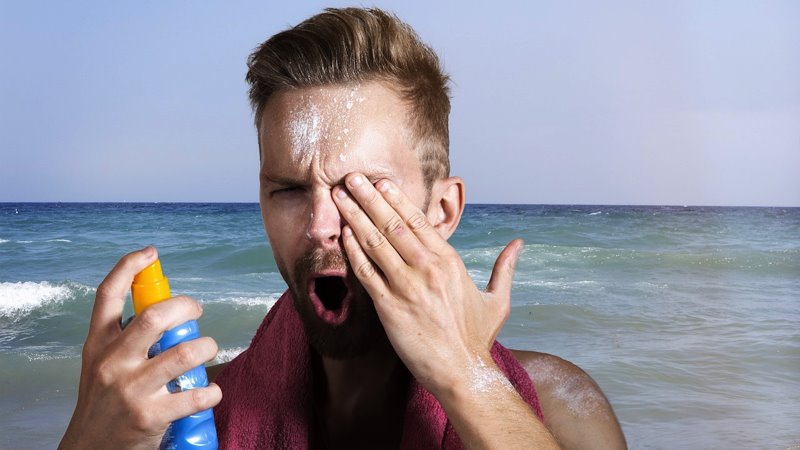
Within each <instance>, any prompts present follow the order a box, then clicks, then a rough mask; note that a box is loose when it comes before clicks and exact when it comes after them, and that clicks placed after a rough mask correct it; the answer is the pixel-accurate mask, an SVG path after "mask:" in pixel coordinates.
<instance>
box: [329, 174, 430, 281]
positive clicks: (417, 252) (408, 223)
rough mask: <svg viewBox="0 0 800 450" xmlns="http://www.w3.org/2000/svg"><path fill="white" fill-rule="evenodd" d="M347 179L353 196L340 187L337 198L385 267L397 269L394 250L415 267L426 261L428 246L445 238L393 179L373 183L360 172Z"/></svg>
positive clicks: (346, 215) (364, 241)
mask: <svg viewBox="0 0 800 450" xmlns="http://www.w3.org/2000/svg"><path fill="white" fill-rule="evenodd" d="M345 181H346V183H345V184H346V186H347V189H348V190H349V193H350V195H347V192H345V190H344V189H342V188H340V187H337V188H336V189H335V190H334V199H335V201H336V202H337V206H338V207H339V210H340V211H341V213H342V216H343V217H344V218H345V220H346V221H347V222H348V223H349V224H350V225H351V226H352V228H353V231H354V233H355V234H356V236H357V237H358V239H359V242H361V243H362V245H363V246H364V249H365V250H366V252H367V253H368V254H369V256H370V257H371V258H373V259H374V260H375V262H377V263H378V265H379V266H380V267H381V268H382V269H384V270H392V269H394V267H391V266H388V264H397V263H398V262H397V261H395V260H394V259H393V258H392V255H391V254H392V253H394V252H396V253H398V254H399V255H400V256H401V257H402V259H403V260H404V261H405V263H407V264H408V265H412V266H414V265H417V263H420V262H424V261H425V260H426V255H427V254H428V253H429V251H430V249H429V248H426V247H427V246H429V245H430V246H434V247H432V248H433V249H435V248H436V247H435V246H437V245H441V242H442V241H443V240H442V239H441V237H439V236H438V234H437V233H436V232H435V230H434V229H433V226H431V224H430V222H428V220H427V218H426V217H425V215H424V214H423V213H422V211H420V210H419V208H417V207H416V206H415V205H414V204H413V203H412V202H411V201H410V199H409V198H408V197H407V196H405V195H404V194H403V193H402V192H401V191H400V189H398V188H397V187H396V186H395V185H394V184H393V183H392V182H390V181H389V180H381V181H379V182H378V183H377V184H376V186H373V185H372V184H371V183H369V182H368V181H367V180H366V177H364V176H363V175H361V174H359V173H353V174H350V175H348V176H347V177H346V180H345ZM376 187H377V189H376ZM351 196H352V197H351ZM434 236H435V237H434ZM387 244H389V245H387ZM388 247H391V249H389V248H388ZM389 250H393V252H390V251H389ZM384 253H385V254H386V255H384ZM382 258H385V259H387V261H386V263H384V262H383V261H382Z"/></svg>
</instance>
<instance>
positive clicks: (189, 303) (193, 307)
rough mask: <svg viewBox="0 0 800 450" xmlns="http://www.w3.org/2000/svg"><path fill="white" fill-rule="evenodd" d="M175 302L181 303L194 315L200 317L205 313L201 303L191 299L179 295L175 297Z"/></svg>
mask: <svg viewBox="0 0 800 450" xmlns="http://www.w3.org/2000/svg"><path fill="white" fill-rule="evenodd" d="M173 300H175V301H178V302H180V304H181V306H182V307H184V308H186V309H187V310H188V311H191V312H192V313H193V314H194V315H197V316H199V315H200V314H201V313H202V312H203V308H202V307H201V306H200V302H198V301H197V300H195V299H193V298H191V297H188V296H186V295H179V296H177V297H174V298H173Z"/></svg>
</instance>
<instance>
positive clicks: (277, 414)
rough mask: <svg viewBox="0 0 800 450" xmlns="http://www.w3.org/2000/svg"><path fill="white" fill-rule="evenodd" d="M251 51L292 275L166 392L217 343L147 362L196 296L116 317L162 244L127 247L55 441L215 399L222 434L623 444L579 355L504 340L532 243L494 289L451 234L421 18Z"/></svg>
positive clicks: (438, 79) (352, 25)
mask: <svg viewBox="0 0 800 450" xmlns="http://www.w3.org/2000/svg"><path fill="white" fill-rule="evenodd" d="M248 66H249V72H248V74H247V81H248V82H249V83H250V86H251V88H250V100H251V103H252V105H253V108H254V110H255V119H256V127H257V130H258V138H259V150H260V165H261V167H260V175H259V176H260V184H261V191H260V203H261V212H262V219H263V222H264V227H265V230H266V233H267V236H268V238H269V241H270V245H271V247H272V252H273V254H274V256H275V260H276V262H277V265H278V267H279V269H280V272H281V275H282V276H283V278H284V279H285V280H286V283H287V284H288V287H289V289H288V291H287V293H286V294H284V296H283V297H282V298H281V300H280V301H279V302H278V303H277V304H276V305H275V307H273V309H272V310H271V311H270V313H269V315H268V316H267V318H266V319H265V321H264V323H263V324H262V326H261V328H260V329H259V330H258V332H257V333H256V336H255V337H254V339H253V342H252V344H251V346H250V348H249V349H248V350H247V351H245V352H244V353H243V354H242V355H240V356H239V357H237V358H236V359H235V360H234V361H232V362H230V363H229V364H228V366H227V367H222V366H216V367H212V368H210V370H209V372H210V377H211V378H215V379H216V380H217V382H218V383H219V386H217V385H214V384H212V385H210V386H209V387H208V388H203V389H195V390H191V391H188V392H182V393H178V394H168V393H166V391H165V390H164V389H163V385H164V384H165V383H166V382H167V381H168V380H170V379H172V378H174V377H176V376H177V375H179V374H181V373H183V372H184V371H186V370H188V369H189V368H191V367H194V366H196V365H198V364H202V363H203V362H205V361H208V360H210V359H212V358H213V357H214V356H215V354H216V351H217V348H216V344H215V343H214V341H213V340H212V339H210V338H201V339H198V340H195V341H191V342H188V343H184V344H181V345H180V346H178V347H176V348H174V349H171V350H169V351H167V352H164V353H163V354H161V355H160V356H157V357H155V358H153V359H151V360H147V359H146V353H147V348H148V347H149V346H150V345H152V343H153V342H155V341H156V340H157V339H158V337H159V335H160V333H162V332H163V331H165V330H167V329H170V328H172V327H174V326H176V325H178V324H180V323H182V322H184V321H186V320H189V319H196V318H197V317H199V316H200V315H201V308H200V306H199V305H198V304H197V303H196V302H194V301H193V300H191V299H189V298H186V297H176V298H174V299H171V300H169V301H166V302H162V303H160V304H157V305H155V306H153V307H151V308H149V309H148V310H146V311H145V312H144V313H142V314H141V315H139V316H137V317H136V319H135V320H134V321H133V322H132V323H131V325H130V326H129V327H127V328H126V329H125V330H124V331H123V330H121V329H120V327H119V318H120V315H121V311H122V304H123V301H124V296H125V293H126V291H127V287H128V286H129V285H130V282H131V280H132V278H133V276H134V274H135V273H136V272H138V271H139V270H141V269H142V268H144V267H145V266H146V265H148V264H149V263H150V262H152V261H153V260H154V259H155V258H156V252H155V249H153V248H147V249H144V250H141V251H139V252H134V253H131V254H129V255H127V256H126V257H124V258H123V259H122V260H121V261H120V262H119V263H118V264H117V266H116V267H115V268H114V269H113V270H112V271H111V272H110V273H109V275H108V277H107V278H106V279H105V280H104V281H103V283H102V284H101V285H100V286H99V287H98V290H97V300H96V304H95V307H94V311H93V315H92V322H91V325H90V331H89V335H88V337H87V340H86V345H85V346H84V351H83V368H82V373H81V384H80V391H79V398H78V404H77V406H76V410H75V413H74V415H73V418H72V421H71V422H70V426H69V428H68V429H67V432H66V434H65V437H64V440H63V441H62V447H63V448H79V447H80V448H98V447H114V448H124V447H142V448H153V447H154V446H156V445H157V444H158V442H159V439H160V436H161V434H163V432H164V430H165V429H166V427H167V426H168V424H169V423H170V422H171V421H173V420H175V419H177V418H179V417H182V416H186V415H188V414H190V413H192V412H195V411H200V410H203V409H206V408H209V407H212V406H216V409H215V421H216V425H217V428H218V431H219V435H220V443H221V444H222V446H223V447H225V446H227V447H231V448H247V447H252V448H263V447H292V448H297V447H306V446H311V447H330V448H397V447H399V446H402V447H405V448H420V447H448V448H449V447H458V446H460V445H461V444H463V445H465V446H467V447H470V448H489V447H492V448H504V449H505V448H559V447H561V448H584V449H585V448H604V449H608V448H624V447H625V441H624V437H623V435H622V432H621V430H620V427H619V424H618V422H617V420H616V418H615V416H614V413H613V411H612V409H611V407H610V405H609V404H608V401H607V400H606V399H605V397H604V396H603V394H602V392H601V391H600V389H599V388H598V387H597V385H596V384H595V383H594V382H593V381H592V380H591V378H590V377H589V376H588V375H586V374H585V373H584V372H583V371H582V370H580V369H579V368H577V367H576V366H574V365H572V364H570V363H568V362H566V361H564V360H561V359H559V358H557V357H555V356H551V355H546V354H542V353H536V352H521V351H520V352H513V353H512V352H510V351H508V350H506V349H505V348H503V347H502V346H500V345H499V344H496V343H495V337H496V336H497V334H498V332H499V330H500V328H501V327H502V325H503V323H504V322H505V320H506V318H507V317H508V314H509V310H510V293H511V281H512V275H513V271H514V264H515V263H516V260H517V258H518V255H519V252H520V250H521V247H522V243H521V242H520V241H518V240H516V241H513V242H511V243H510V244H509V245H508V246H507V247H506V248H505V249H504V250H503V251H502V252H501V253H500V255H499V257H498V259H497V262H496V264H495V267H494V269H493V271H492V276H491V279H490V281H489V283H488V285H487V289H486V291H485V292H480V291H479V290H478V289H477V287H476V286H475V284H474V283H473V282H472V280H471V279H470V277H469V276H468V274H467V272H466V269H465V267H464V264H463V262H462V261H461V259H460V257H459V256H458V254H457V253H456V251H455V250H454V249H453V248H452V247H451V246H450V245H449V244H448V243H447V239H448V238H449V237H450V236H451V235H452V233H453V232H454V231H455V229H456V227H457V226H458V222H459V220H460V217H461V214H462V212H463V208H464V198H465V197H464V183H463V181H462V180H461V179H459V178H456V177H450V176H449V160H448V145H449V143H448V142H449V140H448V130H447V121H448V115H449V111H450V103H449V96H448V88H447V81H448V79H447V77H446V76H445V75H444V74H443V73H442V71H441V69H440V66H439V62H438V58H437V57H436V55H435V53H434V52H433V51H432V50H431V49H430V48H428V47H427V46H425V45H424V44H423V43H422V42H421V41H420V40H419V38H418V37H417V36H416V34H415V33H414V32H413V30H411V28H410V27H408V26H407V25H405V24H404V23H402V22H400V21H399V20H398V19H396V18H395V17H393V16H391V15H388V14H386V13H384V12H382V11H380V10H365V9H343V10H327V11H326V12H324V13H322V14H320V15H317V16H314V17H312V18H310V19H308V20H307V21H305V22H303V23H301V24H300V25H298V26H296V27H294V28H292V29H289V30H287V31H285V32H282V33H279V34H278V35H276V36H273V37H272V38H271V39H269V40H268V41H266V42H265V43H264V44H262V45H261V46H260V47H259V48H258V49H257V50H256V51H255V52H254V53H253V54H252V55H251V56H250V59H249V62H248ZM223 366H224V365H223ZM528 377H530V378H528ZM531 381H532V383H531ZM220 387H221V389H220ZM220 402H221V403H220ZM111 430H113V432H112V431H111Z"/></svg>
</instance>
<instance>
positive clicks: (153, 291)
mask: <svg viewBox="0 0 800 450" xmlns="http://www.w3.org/2000/svg"><path fill="white" fill-rule="evenodd" d="M131 297H132V298H133V312H134V314H137V315H138V314H139V313H141V312H142V311H144V310H145V308H147V307H148V306H150V305H153V304H155V303H158V302H160V301H163V300H166V299H168V298H170V297H171V295H170V291H169V281H168V280H167V278H166V277H165V276H164V274H163V273H162V271H161V262H160V261H159V260H156V261H155V262H154V263H153V264H151V265H149V266H147V267H145V268H144V270H142V271H141V272H139V273H138V274H136V276H135V277H134V278H133V284H132V285H131ZM199 337H200V328H199V327H198V325H197V321H195V320H190V321H188V322H186V323H183V324H181V325H179V326H177V327H175V328H173V329H171V330H167V331H166V332H164V334H163V335H162V336H161V339H159V340H158V342H156V343H155V344H153V346H152V347H150V350H149V351H148V353H147V356H148V357H149V358H152V357H154V356H156V355H158V354H159V353H161V352H164V351H166V350H168V349H170V348H172V347H174V346H176V345H178V344H180V343H181V342H186V341H191V340H192V339H197V338H199ZM206 386H208V376H207V375H206V368H205V367H204V366H202V365H200V366H197V367H195V368H194V369H191V370H189V371H188V372H186V373H184V374H183V375H181V376H179V377H178V378H175V379H174V380H172V381H170V382H169V383H167V390H168V391H169V392H172V393H175V392H182V391H187V390H190V389H194V388H198V387H206ZM217 446H218V444H217V430H216V428H215V427H214V412H213V411H212V410H211V408H209V409H207V410H205V411H200V412H198V413H197V414H192V415H191V416H187V417H184V418H182V419H178V420H176V421H174V422H172V424H171V425H170V426H169V428H168V429H167V432H166V433H165V434H164V438H163V439H162V440H161V445H160V447H159V448H160V449H162V450H184V449H195V450H196V449H204V450H206V449H208V450H216V449H217Z"/></svg>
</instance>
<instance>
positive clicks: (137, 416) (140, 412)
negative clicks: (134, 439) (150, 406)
mask: <svg viewBox="0 0 800 450" xmlns="http://www.w3.org/2000/svg"><path fill="white" fill-rule="evenodd" d="M130 418H131V426H132V427H133V428H134V429H135V430H138V431H143V432H147V431H151V430H153V429H155V428H156V427H157V424H156V422H155V420H154V418H153V414H151V412H150V411H148V410H147V409H145V408H133V409H132V410H131V412H130Z"/></svg>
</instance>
